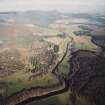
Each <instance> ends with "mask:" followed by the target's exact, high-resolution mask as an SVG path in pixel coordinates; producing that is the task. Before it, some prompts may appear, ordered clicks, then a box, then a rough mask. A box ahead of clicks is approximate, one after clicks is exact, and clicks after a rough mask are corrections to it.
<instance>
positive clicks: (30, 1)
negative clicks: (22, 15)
mask: <svg viewBox="0 0 105 105" xmlns="http://www.w3.org/2000/svg"><path fill="white" fill-rule="evenodd" d="M104 8H105V0H0V11H20V10H22V11H26V10H59V11H61V12H98V11H103V10H105V9H104Z"/></svg>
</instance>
